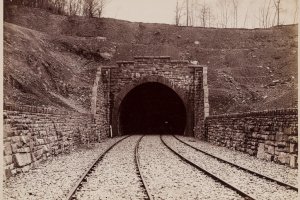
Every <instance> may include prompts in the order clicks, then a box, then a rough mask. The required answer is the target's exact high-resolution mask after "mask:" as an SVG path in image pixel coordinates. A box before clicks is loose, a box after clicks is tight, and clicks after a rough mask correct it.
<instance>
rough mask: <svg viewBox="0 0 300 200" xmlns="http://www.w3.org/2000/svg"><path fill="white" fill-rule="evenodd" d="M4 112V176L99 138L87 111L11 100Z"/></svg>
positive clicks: (26, 168) (26, 169)
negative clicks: (26, 104) (36, 105)
mask: <svg viewBox="0 0 300 200" xmlns="http://www.w3.org/2000/svg"><path fill="white" fill-rule="evenodd" d="M3 114H4V133H3V142H4V143H3V144H4V169H5V177H4V178H7V177H9V176H11V175H14V174H16V173H19V172H25V171H28V170H29V169H30V168H32V167H35V166H37V165H38V164H39V163H40V162H41V161H44V160H47V159H48V158H49V157H51V156H53V155H57V154H60V153H62V152H67V151H69V150H71V149H72V148H75V147H76V146H77V145H78V144H79V143H85V142H92V141H95V140H97V136H96V135H95V134H94V133H95V128H96V127H95V125H94V124H93V123H92V120H91V116H90V115H87V114H80V113H72V112H63V111H59V110H53V109H46V108H39V107H32V106H15V105H8V104H5V105H4V113H3Z"/></svg>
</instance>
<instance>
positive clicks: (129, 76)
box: [101, 56, 208, 138]
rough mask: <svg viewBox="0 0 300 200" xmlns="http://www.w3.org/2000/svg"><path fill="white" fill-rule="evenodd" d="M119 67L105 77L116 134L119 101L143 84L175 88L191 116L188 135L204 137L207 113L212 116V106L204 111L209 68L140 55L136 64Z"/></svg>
mask: <svg viewBox="0 0 300 200" xmlns="http://www.w3.org/2000/svg"><path fill="white" fill-rule="evenodd" d="M117 64H118V66H115V67H110V68H106V69H105V68H103V69H102V75H103V76H102V78H101V80H102V81H103V83H104V87H106V86H107V85H108V83H109V86H108V88H109V94H110V102H109V106H110V108H111V110H110V112H111V113H110V114H112V117H110V118H109V120H110V123H109V124H113V126H112V127H113V132H114V133H116V132H118V128H117V125H118V123H117V122H116V119H118V116H116V115H117V114H118V113H116V112H117V111H115V110H117V109H118V105H119V103H120V102H118V101H122V98H123V96H122V95H123V94H126V92H129V91H130V90H131V89H133V87H135V86H137V85H139V84H142V83H145V82H161V83H162V84H165V85H167V86H168V87H170V88H171V89H173V90H174V91H175V92H176V93H177V94H178V95H179V96H180V97H181V99H182V100H183V103H184V104H185V107H186V109H187V115H188V116H187V120H188V122H187V124H188V125H187V128H186V134H188V135H189V136H193V135H194V134H195V135H194V136H196V137H199V138H201V136H202V135H203V128H204V123H203V121H204V113H205V112H207V113H208V107H207V109H206V110H205V109H204V91H203V90H204V88H203V87H204V86H206V87H207V80H205V81H204V80H203V73H205V75H206V73H207V68H206V66H200V65H194V64H190V63H189V62H188V61H186V60H171V58H170V57H169V56H137V57H135V58H134V61H119V62H117ZM204 69H205V70H204ZM203 81H204V82H203ZM207 94H208V93H207ZM207 106H208V104H207ZM198 111H199V112H198ZM194 112H195V113H194ZM111 120H112V121H111Z"/></svg>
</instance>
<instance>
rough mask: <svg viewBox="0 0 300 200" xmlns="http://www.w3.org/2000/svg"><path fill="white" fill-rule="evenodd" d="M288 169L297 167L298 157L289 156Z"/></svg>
mask: <svg viewBox="0 0 300 200" xmlns="http://www.w3.org/2000/svg"><path fill="white" fill-rule="evenodd" d="M290 167H292V168H297V167H298V156H297V155H290Z"/></svg>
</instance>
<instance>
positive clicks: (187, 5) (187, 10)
mask: <svg viewBox="0 0 300 200" xmlns="http://www.w3.org/2000/svg"><path fill="white" fill-rule="evenodd" d="M189 15H190V13H189V0H186V26H188V25H189Z"/></svg>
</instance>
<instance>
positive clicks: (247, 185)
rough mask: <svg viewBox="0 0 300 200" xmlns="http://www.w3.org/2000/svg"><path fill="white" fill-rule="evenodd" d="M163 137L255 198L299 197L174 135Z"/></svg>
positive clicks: (290, 198) (198, 162)
mask: <svg viewBox="0 0 300 200" xmlns="http://www.w3.org/2000/svg"><path fill="white" fill-rule="evenodd" d="M163 138H164V141H165V142H166V143H167V144H168V145H170V146H171V148H172V149H174V150H175V151H176V152H178V153H179V154H181V155H182V156H183V157H185V158H187V159H188V160H190V161H192V162H193V163H195V164H197V165H198V166H200V167H201V168H203V169H205V170H207V171H209V172H210V173H212V174H214V175H216V176H217V177H219V178H221V179H223V180H225V181H226V182H228V183H229V184H231V185H233V186H235V187H236V188H239V189H240V190H241V191H243V192H245V193H247V194H249V195H250V196H252V197H254V198H255V199H262V200H271V199H276V200H277V199H278V200H279V199H282V200H292V199H297V194H298V193H297V192H296V191H293V190H288V189H286V188H285V187H283V186H279V185H277V184H276V183H273V182H270V181H267V180H265V179H261V178H259V177H257V176H254V175H252V174H249V173H247V172H245V171H243V170H240V169H237V168H236V167H233V166H231V165H229V164H226V163H221V162H219V161H218V160H216V159H214V158H212V157H210V156H207V155H205V154H203V153H201V152H199V151H196V150H194V149H192V148H191V147H188V146H186V145H185V144H183V143H181V142H180V141H178V140H177V139H175V138H174V137H172V136H164V137H163ZM257 167H258V166H257Z"/></svg>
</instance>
